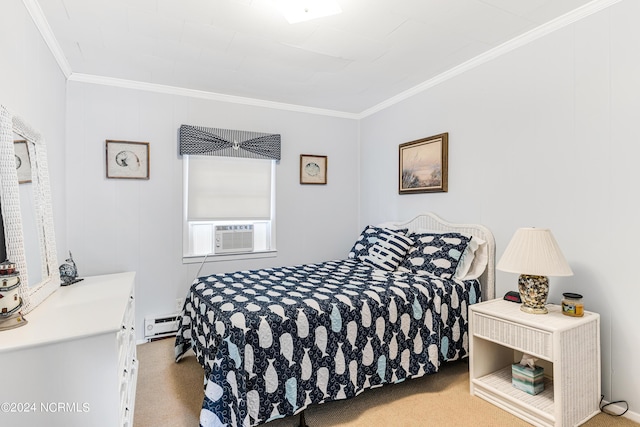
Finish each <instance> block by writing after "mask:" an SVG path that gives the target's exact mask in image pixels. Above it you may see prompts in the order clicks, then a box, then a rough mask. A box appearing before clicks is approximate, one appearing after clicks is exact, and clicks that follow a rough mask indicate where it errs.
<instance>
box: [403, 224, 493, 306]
mask: <svg viewBox="0 0 640 427" xmlns="http://www.w3.org/2000/svg"><path fill="white" fill-rule="evenodd" d="M394 224H395V225H396V226H400V227H402V228H408V229H409V231H411V232H413V231H417V230H419V229H423V230H433V231H453V232H458V233H465V234H470V235H472V236H476V237H479V238H481V239H483V240H485V241H486V242H487V255H488V258H489V259H488V261H487V268H486V270H485V271H484V273H482V276H480V278H479V280H480V284H481V289H482V300H483V301H487V300H490V299H494V298H495V294H496V270H495V268H496V241H495V239H494V237H493V233H491V231H490V230H489V229H488V228H487V227H485V226H483V225H479V224H453V223H450V222H447V221H445V220H443V219H442V218H440V217H438V216H437V215H435V214H433V213H430V212H428V213H425V214H422V215H418V216H417V217H415V218H413V219H412V220H410V221H407V222H397V223H394Z"/></svg>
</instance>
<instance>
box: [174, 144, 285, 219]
mask: <svg viewBox="0 0 640 427" xmlns="http://www.w3.org/2000/svg"><path fill="white" fill-rule="evenodd" d="M273 162H274V160H264V159H246V158H244V159H242V158H234V157H211V156H188V176H187V179H188V185H187V186H186V188H188V199H187V200H188V204H187V220H188V221H216V220H268V219H270V218H271V178H272V164H273Z"/></svg>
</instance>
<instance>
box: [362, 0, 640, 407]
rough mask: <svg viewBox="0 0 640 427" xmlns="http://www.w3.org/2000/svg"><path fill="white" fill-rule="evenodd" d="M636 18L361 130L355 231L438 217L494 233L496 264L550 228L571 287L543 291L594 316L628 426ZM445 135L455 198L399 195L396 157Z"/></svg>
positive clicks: (638, 349)
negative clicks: (513, 243) (570, 297)
mask: <svg viewBox="0 0 640 427" xmlns="http://www.w3.org/2000/svg"><path fill="white" fill-rule="evenodd" d="M638 16H640V2H636V1H631V0H628V1H624V2H622V3H619V4H617V5H615V6H613V7H611V8H609V9H607V10H604V11H602V12H599V13H597V14H595V15H592V16H590V17H588V18H586V19H584V20H581V21H579V22H577V23H575V24H572V25H570V26H568V27H566V28H563V29H561V30H558V31H556V32H554V33H551V34H549V35H547V36H546V37H544V38H542V39H539V40H537V41H535V42H532V43H530V44H528V45H526V46H524V47H521V48H519V49H517V50H514V51H512V52H510V53H508V54H506V55H504V56H502V57H499V58H497V59H495V60H493V61H491V62H489V63H486V64H484V65H482V66H480V67H478V68H475V69H473V70H471V71H468V72H466V73H464V74H462V75H460V76H458V77H455V78H453V79H450V80H448V81H446V82H444V83H442V84H440V85H438V86H435V87H433V88H431V89H430V90H427V91H425V92H422V93H420V94H419V95H415V96H414V97H412V98H410V99H407V100H405V101H404V102H402V103H400V104H397V105H395V106H393V107H390V108H388V109H386V110H383V111H381V112H379V113H377V114H375V115H372V116H369V117H367V118H365V119H363V120H362V121H361V159H360V167H361V171H362V172H361V182H362V188H361V208H360V211H361V215H360V225H364V224H366V223H376V222H378V221H383V220H394V219H398V220H401V219H408V218H411V217H413V216H414V215H416V214H418V213H420V212H422V211H435V212H437V213H438V214H440V215H441V216H442V217H443V218H445V219H447V220H450V221H462V222H479V223H482V224H485V225H486V226H488V227H490V228H491V229H492V230H493V232H494V234H495V237H496V240H497V255H498V258H499V257H500V255H502V252H503V251H504V248H505V247H506V245H507V243H508V242H509V240H510V238H511V236H512V235H513V233H514V231H515V230H516V229H517V228H519V227H524V226H536V227H549V228H551V230H552V231H553V233H554V235H555V237H556V239H557V240H558V242H559V245H560V247H561V248H562V250H563V253H564V255H565V256H566V258H567V259H568V261H569V263H570V265H571V267H572V269H573V271H574V276H572V277H570V278H551V295H550V301H551V302H556V303H558V302H559V301H560V299H561V298H562V295H561V294H562V292H568V291H574V292H578V293H581V294H583V295H584V301H585V305H586V308H587V309H588V310H591V311H595V312H598V313H600V315H601V316H602V319H601V322H602V323H601V336H602V339H601V342H602V362H603V365H602V368H603V372H602V379H603V383H602V386H603V393H604V394H605V399H606V400H609V401H611V400H618V399H625V400H627V401H628V402H629V405H630V407H631V411H634V413H635V414H636V416H640V415H639V414H638V413H640V370H638V369H635V368H634V367H633V362H632V360H635V355H637V354H638V353H640V332H639V330H638V328H637V325H638V321H639V320H640V316H639V315H638V310H637V304H638V301H639V300H640V279H638V274H637V270H636V268H637V266H636V265H635V262H636V260H635V258H634V256H635V255H637V254H638V249H637V242H638V241H640V222H639V221H638V217H639V216H640V203H639V200H638V198H639V196H638V192H637V186H638V184H639V183H640V168H638V166H637V162H638V159H639V158H640V144H639V143H638V141H639V140H640V127H638V124H637V123H638V117H640V78H638V76H640V57H638V55H637V54H636V53H637V47H638V43H637V41H638V40H640V27H638V25H637V17H638ZM442 132H449V192H448V193H439V194H418V195H398V194H397V193H398V192H397V185H398V183H397V180H398V178H397V174H398V164H397V160H396V159H397V152H398V151H397V150H398V144H400V143H403V142H407V141H411V140H415V139H418V138H422V137H426V136H430V135H435V134H439V133H442ZM497 281H498V283H497V295H502V294H504V293H505V292H506V291H508V290H512V289H516V281H517V277H516V275H514V274H507V273H499V274H498V278H497ZM594 357H595V355H594Z"/></svg>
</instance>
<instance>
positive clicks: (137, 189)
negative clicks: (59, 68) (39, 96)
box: [66, 82, 359, 338]
mask: <svg viewBox="0 0 640 427" xmlns="http://www.w3.org/2000/svg"><path fill="white" fill-rule="evenodd" d="M68 86H69V87H68V99H67V105H68V108H67V157H66V164H67V168H66V188H67V194H68V203H67V229H68V233H67V236H68V242H69V243H68V246H69V249H71V251H72V252H73V255H74V259H75V260H76V264H77V265H78V269H79V271H80V274H81V275H85V276H86V275H95V274H106V273H112V272H117V271H125V270H132V271H136V272H137V287H136V292H137V305H136V310H137V316H138V330H139V331H142V328H141V326H142V321H143V319H144V316H149V315H156V314H166V313H171V312H174V311H175V302H176V299H177V298H183V297H184V296H185V295H186V292H187V289H188V286H189V284H190V283H191V281H192V280H193V277H194V275H195V273H196V271H197V268H198V267H199V266H198V264H187V265H183V264H182V252H181V249H182V193H183V191H182V161H181V158H180V157H179V156H178V129H179V127H180V125H181V124H191V125H199V126H207V127H218V128H226V129H239V130H249V131H256V132H266V133H279V134H281V137H282V160H281V161H280V163H279V164H278V165H277V166H276V168H277V176H276V180H277V188H276V198H277V200H276V206H277V208H276V209H277V211H276V215H277V235H276V237H277V247H278V256H277V258H275V259H274V258H267V259H261V260H249V261H247V260H245V261H231V262H215V263H210V264H208V265H207V266H206V267H205V268H204V269H203V272H202V273H203V274H204V273H208V272H214V271H215V272H221V271H235V270H240V269H252V268H260V267H265V266H277V265H292V264H298V263H305V262H318V261H322V260H329V259H336V258H343V257H344V256H345V255H346V253H347V252H348V251H349V249H350V248H351V245H352V244H353V241H355V238H356V237H357V235H358V232H359V230H358V229H357V207H358V170H357V167H356V166H357V161H356V160H355V159H356V158H357V156H358V123H357V121H355V120H349V119H342V118H334V117H326V116H318V115H310V114H304V113H299V112H290V111H283V110H276V109H269V108H261V107H251V106H244V105H237V104H228V103H221V102H216V101H211V100H204V99H196V98H187V97H180V96H175V95H165V94H158V93H150V92H145V91H138V90H133V89H122V88H114V87H108V86H101V85H94V84H86V83H78V82H69V85H68ZM107 139H115V140H129V141H142V142H149V143H150V165H151V172H150V180H148V181H145V180H121V179H106V178H105V154H104V152H105V140H107ZM303 153H304V154H320V155H327V156H328V173H327V175H328V184H327V185H300V184H299V163H300V157H299V156H300V154H303ZM139 338H140V337H139Z"/></svg>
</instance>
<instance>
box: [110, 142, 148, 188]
mask: <svg viewBox="0 0 640 427" xmlns="http://www.w3.org/2000/svg"><path fill="white" fill-rule="evenodd" d="M106 153H107V156H106V157H107V178H115V179H149V143H148V142H133V141H116V140H111V139H108V140H107V141H106Z"/></svg>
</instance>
